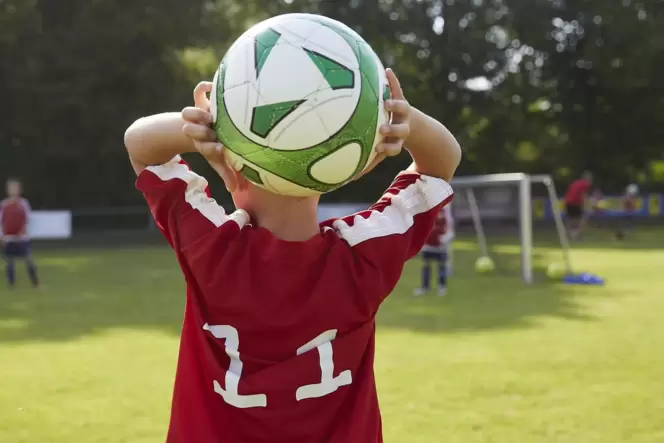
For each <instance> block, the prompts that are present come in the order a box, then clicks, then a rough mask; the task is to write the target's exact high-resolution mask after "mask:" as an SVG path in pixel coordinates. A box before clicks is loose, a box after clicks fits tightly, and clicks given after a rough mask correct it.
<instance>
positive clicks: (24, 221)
mask: <svg viewBox="0 0 664 443" xmlns="http://www.w3.org/2000/svg"><path fill="white" fill-rule="evenodd" d="M29 216H30V204H29V203H28V201H27V200H26V199H24V198H16V199H9V198H8V199H5V200H3V201H2V202H0V231H1V232H2V237H3V238H4V239H5V240H13V239H24V238H27V236H28V219H29Z"/></svg>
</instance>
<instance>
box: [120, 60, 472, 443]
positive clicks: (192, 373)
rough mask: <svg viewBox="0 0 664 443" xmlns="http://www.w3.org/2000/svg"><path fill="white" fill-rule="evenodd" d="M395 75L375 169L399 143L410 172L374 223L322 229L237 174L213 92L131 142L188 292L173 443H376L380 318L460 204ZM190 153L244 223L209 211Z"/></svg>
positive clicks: (369, 217)
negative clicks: (438, 223)
mask: <svg viewBox="0 0 664 443" xmlns="http://www.w3.org/2000/svg"><path fill="white" fill-rule="evenodd" d="M387 75H388V78H389V81H390V90H391V92H392V99H390V100H388V101H387V102H386V108H387V110H388V111H390V112H391V113H392V119H391V122H390V124H388V125H384V126H383V127H381V129H380V133H381V134H382V135H383V136H384V137H385V138H384V140H383V142H382V143H381V144H379V145H378V146H377V147H376V151H377V152H378V153H379V156H378V161H381V160H382V159H384V158H385V157H386V156H392V155H396V154H398V153H399V152H400V151H401V148H402V146H403V145H404V143H405V146H406V147H407V149H408V151H409V153H410V155H411V157H412V159H413V164H412V166H411V167H410V168H409V169H408V171H405V172H403V173H401V174H399V175H398V176H397V178H396V179H395V180H394V182H393V184H392V186H391V187H390V189H388V191H387V192H386V193H385V194H384V195H383V197H382V198H381V199H380V200H379V201H378V202H377V203H376V204H374V205H373V206H371V207H370V208H369V209H368V210H367V211H363V212H361V213H358V214H354V215H351V216H348V217H344V218H340V219H334V220H329V221H327V222H324V223H322V224H320V225H319V223H318V217H317V208H318V200H319V198H318V197H317V196H312V197H300V198H298V197H287V196H282V195H276V194H272V193H270V192H267V191H265V190H263V189H261V188H259V187H257V186H254V185H253V184H251V183H250V182H249V181H248V180H246V179H245V178H244V176H242V175H241V174H240V173H238V172H236V171H234V170H232V169H230V168H229V166H228V164H227V163H226V161H225V158H224V154H223V147H222V146H221V145H220V144H219V143H218V142H217V141H216V136H215V133H214V131H213V130H212V129H211V128H210V124H211V123H212V116H211V114H210V112H209V109H210V103H209V100H208V99H207V97H206V93H207V92H210V90H211V88H212V85H211V84H210V83H202V84H201V85H199V87H197V88H196V90H195V92H194V97H195V104H196V106H197V107H196V108H186V109H185V110H184V111H182V114H161V115H157V116H152V117H148V118H145V119H141V120H139V121H137V122H136V123H134V125H132V127H130V128H129V129H128V130H127V133H126V135H125V144H126V146H127V150H128V152H129V157H130V160H131V163H132V165H133V166H134V169H135V170H136V172H137V173H138V174H139V177H138V180H137V187H138V188H139V189H140V190H141V191H142V192H143V194H144V196H145V198H146V200H147V202H148V205H149V207H150V210H151V212H152V214H153V216H154V218H155V219H156V223H157V226H158V227H159V229H160V230H161V232H162V233H163V234H164V236H165V237H166V239H167V240H168V242H169V243H170V244H171V246H172V247H173V249H174V250H175V252H176V255H177V258H178V261H179V263H180V266H181V269H182V272H183V273H184V275H185V280H186V282H187V302H186V309H185V314H184V316H185V318H184V324H183V328H182V338H181V346H180V356H179V361H178V369H177V373H176V380H175V388H174V390H175V392H174V395H173V405H172V411H171V422H170V428H169V432H168V437H167V442H168V443H190V442H249V441H251V442H259V441H260V442H264V441H274V442H276V441H280V442H289V443H310V442H322V441H325V442H327V443H370V442H372V443H378V442H381V441H382V430H381V419H380V412H379V407H378V397H377V393H376V384H375V379H374V372H373V360H374V349H375V326H376V325H375V315H376V312H377V310H378V308H379V306H380V304H381V303H382V301H383V300H384V299H385V298H386V297H387V296H388V295H389V294H390V292H391V291H392V290H393V289H394V287H395V285H396V284H397V282H398V280H399V278H400V276H401V272H402V270H403V266H404V263H405V262H406V261H407V260H408V259H410V258H412V257H413V256H414V255H416V254H417V253H418V252H419V251H420V249H421V248H422V246H423V244H424V242H425V240H426V238H427V236H428V234H429V232H430V231H431V229H432V227H433V224H434V221H435V218H436V215H437V214H438V212H439V211H440V209H441V207H442V206H444V205H445V204H447V203H448V202H449V201H450V200H451V198H452V190H451V188H450V186H449V185H448V184H447V181H449V180H450V179H451V178H452V175H453V174H454V171H455V169H456V167H457V165H458V164H459V160H460V157H461V150H460V148H459V145H458V143H457V141H456V140H455V139H454V137H453V136H452V135H451V134H450V133H449V131H448V130H447V129H446V128H445V127H444V126H443V125H442V124H441V123H439V122H437V121H436V120H434V119H432V118H431V117H429V116H427V115H425V114H423V113H421V112H420V111H418V110H415V109H411V108H410V106H409V104H408V102H407V101H406V100H405V98H404V97H403V92H402V91H401V86H400V85H399V82H398V80H397V79H396V77H395V76H394V74H393V73H392V72H391V71H388V73H387ZM183 134H185V135H186V136H187V137H185V135H183ZM192 141H193V142H192ZM185 152H199V153H201V154H203V155H204V156H205V157H206V159H207V160H208V162H209V163H210V164H211V166H212V167H213V169H214V170H215V171H217V173H218V174H219V175H220V176H221V177H222V179H223V181H224V183H225V185H226V188H227V189H228V190H229V191H230V192H231V195H232V198H233V201H234V203H235V206H236V207H237V208H238V210H236V211H235V212H234V213H232V214H227V213H226V212H225V211H224V209H223V208H222V207H221V206H219V205H217V204H216V202H215V201H214V200H212V199H211V198H209V196H208V193H207V182H206V180H205V179H204V178H203V177H201V176H199V175H197V174H195V173H194V172H193V171H192V170H191V169H190V168H189V167H188V166H187V164H186V163H184V162H183V161H182V160H181V159H180V158H179V157H178V156H177V155H178V154H181V153H185ZM149 165H156V166H149Z"/></svg>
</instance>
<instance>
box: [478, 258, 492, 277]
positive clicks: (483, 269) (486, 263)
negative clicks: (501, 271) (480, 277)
mask: <svg viewBox="0 0 664 443" xmlns="http://www.w3.org/2000/svg"><path fill="white" fill-rule="evenodd" d="M494 269H495V266H494V264H493V260H491V257H480V258H478V259H477V261H476V262H475V271H476V272H478V273H481V274H486V273H489V272H493V270H494Z"/></svg>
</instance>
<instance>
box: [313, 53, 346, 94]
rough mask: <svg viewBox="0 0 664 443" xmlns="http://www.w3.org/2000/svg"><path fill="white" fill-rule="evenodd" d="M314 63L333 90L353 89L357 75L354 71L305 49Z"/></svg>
mask: <svg viewBox="0 0 664 443" xmlns="http://www.w3.org/2000/svg"><path fill="white" fill-rule="evenodd" d="M305 52H306V53H307V55H308V56H309V58H310V59H311V61H312V62H314V64H315V65H316V67H318V69H319V70H320V72H321V74H323V77H325V80H326V81H327V84H328V85H330V88H332V89H333V90H338V89H353V88H354V87H355V74H354V73H353V71H351V70H350V69H348V68H347V67H345V66H343V65H342V64H340V63H337V62H335V61H334V60H332V59H330V58H328V57H325V56H324V55H322V54H319V53H317V52H314V51H310V50H307V49H305Z"/></svg>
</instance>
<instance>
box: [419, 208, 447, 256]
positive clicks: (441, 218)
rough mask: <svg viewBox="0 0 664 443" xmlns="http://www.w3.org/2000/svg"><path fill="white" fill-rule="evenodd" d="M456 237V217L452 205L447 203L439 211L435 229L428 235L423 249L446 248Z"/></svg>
mask: <svg viewBox="0 0 664 443" xmlns="http://www.w3.org/2000/svg"><path fill="white" fill-rule="evenodd" d="M453 237H454V218H453V217H452V208H451V205H446V206H444V207H443V209H441V210H440V211H439V212H438V216H437V217H436V222H435V223H434V225H433V229H432V230H431V233H430V234H429V237H427V240H426V242H425V244H424V248H423V250H430V251H431V250H440V249H444V248H445V247H446V246H447V244H448V243H449V242H450V240H452V238H453Z"/></svg>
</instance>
